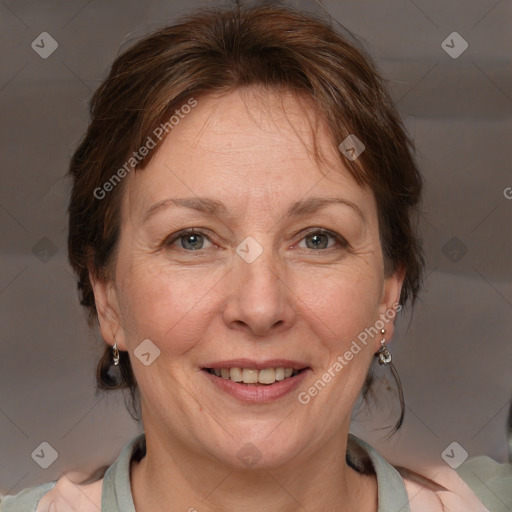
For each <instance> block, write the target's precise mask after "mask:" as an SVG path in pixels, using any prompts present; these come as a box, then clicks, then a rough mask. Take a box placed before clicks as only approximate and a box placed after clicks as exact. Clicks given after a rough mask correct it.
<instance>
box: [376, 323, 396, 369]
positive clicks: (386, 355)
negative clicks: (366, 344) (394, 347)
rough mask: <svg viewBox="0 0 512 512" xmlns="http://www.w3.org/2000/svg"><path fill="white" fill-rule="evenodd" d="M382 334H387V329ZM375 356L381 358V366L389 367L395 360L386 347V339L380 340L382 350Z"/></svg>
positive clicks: (382, 330)
mask: <svg viewBox="0 0 512 512" xmlns="http://www.w3.org/2000/svg"><path fill="white" fill-rule="evenodd" d="M380 333H381V334H385V333H386V329H381V330H380ZM375 355H376V356H378V358H379V364H383V365H388V364H390V363H391V360H392V359H393V358H392V356H391V352H390V351H389V350H388V348H387V347H386V338H382V339H381V340H380V349H379V351H378V352H377V353H376V354H375Z"/></svg>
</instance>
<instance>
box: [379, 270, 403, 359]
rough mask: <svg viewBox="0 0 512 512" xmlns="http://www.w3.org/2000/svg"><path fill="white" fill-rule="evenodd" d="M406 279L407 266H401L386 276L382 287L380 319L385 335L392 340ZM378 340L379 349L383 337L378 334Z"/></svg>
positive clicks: (388, 339)
mask: <svg viewBox="0 0 512 512" xmlns="http://www.w3.org/2000/svg"><path fill="white" fill-rule="evenodd" d="M404 279H405V267H399V268H398V269H397V270H396V271H394V272H393V273H392V274H390V275H389V276H388V277H386V278H384V285H383V287H382V296H381V302H380V305H379V318H378V319H379V320H381V321H383V322H384V324H385V326H384V329H386V333H385V335H384V337H385V338H386V340H387V341H390V340H391V338H392V337H393V333H394V330H395V318H396V315H397V314H398V312H399V311H400V310H401V309H402V306H401V305H400V294H401V292H402V285H403V283H404ZM376 338H378V339H377V340H376V342H377V346H376V349H377V350H378V349H379V347H380V340H381V339H382V338H381V337H379V336H377V337H376Z"/></svg>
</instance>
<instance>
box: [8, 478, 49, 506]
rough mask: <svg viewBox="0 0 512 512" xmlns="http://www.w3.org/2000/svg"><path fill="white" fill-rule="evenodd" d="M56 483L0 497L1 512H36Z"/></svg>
mask: <svg viewBox="0 0 512 512" xmlns="http://www.w3.org/2000/svg"><path fill="white" fill-rule="evenodd" d="M55 484H56V482H48V483H45V484H42V485H37V486H34V487H29V488H27V489H24V490H23V491H21V492H19V493H18V494H15V495H12V496H11V495H7V496H0V512H34V511H35V509H36V506H37V503H38V502H39V500H40V499H41V498H42V497H43V496H44V495H45V494H46V493H47V492H49V491H50V490H51V489H52V488H53V487H54V486H55Z"/></svg>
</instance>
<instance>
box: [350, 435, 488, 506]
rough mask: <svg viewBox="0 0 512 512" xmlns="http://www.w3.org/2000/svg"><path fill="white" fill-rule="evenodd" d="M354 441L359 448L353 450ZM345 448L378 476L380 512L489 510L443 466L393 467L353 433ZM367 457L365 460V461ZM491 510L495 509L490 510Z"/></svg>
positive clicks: (464, 484) (455, 474)
mask: <svg viewBox="0 0 512 512" xmlns="http://www.w3.org/2000/svg"><path fill="white" fill-rule="evenodd" d="M354 444H356V445H358V449H357V450H354V448H353V446H354ZM348 451H349V452H351V453H350V455H351V456H353V455H356V458H355V460H356V461H357V464H358V465H359V466H360V467H361V468H363V469H364V468H366V470H367V468H368V466H369V465H370V466H373V469H374V472H375V474H376V476H377V486H378V494H379V512H380V511H381V510H382V511H383V512H388V510H389V511H395V510H401V511H402V512H445V511H457V512H459V511H461V512H462V511H464V512H489V510H488V509H487V508H486V507H485V506H484V505H483V504H482V502H481V501H480V500H479V498H478V497H477V495H476V494H475V493H474V492H473V491H472V489H470V487H469V486H468V484H466V482H464V480H463V479H462V478H461V477H460V476H459V475H458V474H457V472H456V471H454V470H453V469H452V468H450V467H449V466H446V465H440V466H435V467H431V468H422V470H421V472H416V471H413V470H411V469H407V468H403V467H399V466H393V465H391V464H390V463H389V462H387V461H386V460H385V459H384V458H383V457H382V456H381V455H380V454H379V453H378V451H377V450H375V448H373V447H372V446H370V445H369V444H368V443H366V442H365V441H362V440H361V439H358V438H356V437H355V436H353V435H350V437H349V445H348ZM365 457H366V461H365ZM493 512H494V509H493Z"/></svg>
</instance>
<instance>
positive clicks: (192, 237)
mask: <svg viewBox="0 0 512 512" xmlns="http://www.w3.org/2000/svg"><path fill="white" fill-rule="evenodd" d="M178 241H179V242H180V243H179V246H178V247H179V248H181V249H185V250H186V251H198V250H200V249H205V248H206V247H205V242H206V241H208V243H210V244H211V242H210V240H209V238H208V237H207V236H206V235H205V234H204V233H199V232H197V231H194V230H188V231H182V232H181V233H179V234H178V235H177V236H175V237H173V238H172V239H171V240H169V241H168V242H167V245H169V246H172V245H174V243H175V242H178Z"/></svg>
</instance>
